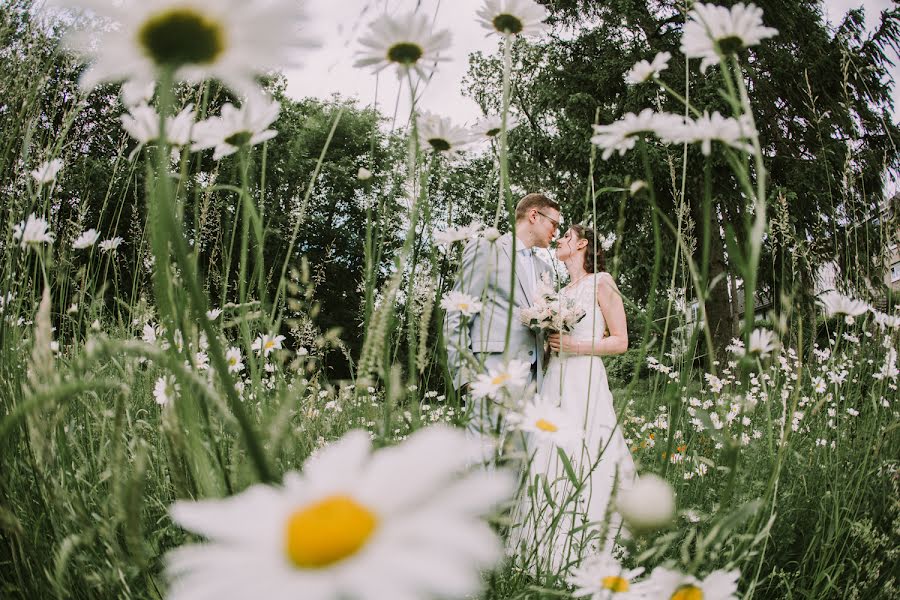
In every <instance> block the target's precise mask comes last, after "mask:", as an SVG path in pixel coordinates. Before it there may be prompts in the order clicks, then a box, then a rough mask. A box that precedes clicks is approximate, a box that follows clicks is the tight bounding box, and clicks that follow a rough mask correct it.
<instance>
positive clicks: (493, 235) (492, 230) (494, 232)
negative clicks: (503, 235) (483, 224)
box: [481, 227, 500, 242]
mask: <svg viewBox="0 0 900 600" xmlns="http://www.w3.org/2000/svg"><path fill="white" fill-rule="evenodd" d="M481 235H482V236H483V237H484V239H486V240H487V241H489V242H496V241H497V239H498V238H499V237H500V230H499V229H497V228H496V227H488V228H486V229H485V230H484V231H482V232H481Z"/></svg>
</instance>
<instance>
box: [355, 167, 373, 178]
mask: <svg viewBox="0 0 900 600" xmlns="http://www.w3.org/2000/svg"><path fill="white" fill-rule="evenodd" d="M356 178H357V179H359V180H360V181H368V180H369V179H372V171H370V170H368V169H367V168H365V167H360V168H359V171H357V172H356Z"/></svg>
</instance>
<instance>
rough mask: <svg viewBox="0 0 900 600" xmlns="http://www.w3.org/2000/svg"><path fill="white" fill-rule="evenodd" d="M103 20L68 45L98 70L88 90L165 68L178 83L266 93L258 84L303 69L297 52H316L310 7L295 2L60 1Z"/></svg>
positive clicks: (86, 79) (87, 79)
mask: <svg viewBox="0 0 900 600" xmlns="http://www.w3.org/2000/svg"><path fill="white" fill-rule="evenodd" d="M56 1H57V3H58V4H61V5H63V6H66V7H70V8H74V9H87V10H89V11H91V12H92V13H94V14H95V15H96V16H98V17H100V18H101V19H100V20H97V19H93V20H91V22H92V23H101V22H102V26H100V27H98V28H97V29H95V30H88V31H81V32H79V33H77V34H75V35H73V36H71V37H70V38H69V39H68V45H69V46H70V47H71V48H73V49H74V50H75V51H77V52H80V53H81V54H83V55H84V56H85V57H86V58H87V59H88V60H89V61H90V63H91V64H90V67H89V68H88V69H87V70H86V71H85V72H84V74H83V75H82V77H81V86H82V87H83V88H85V89H88V90H90V89H93V88H94V87H96V86H97V85H98V84H100V83H102V82H105V81H110V82H116V81H124V80H129V81H139V82H147V81H153V80H155V79H156V78H157V76H158V74H159V70H160V69H162V68H169V69H174V77H175V79H176V80H179V81H181V80H184V81H189V82H191V83H197V82H200V81H203V80H205V79H218V80H219V81H221V82H222V83H224V84H225V85H226V86H228V87H229V88H231V89H232V90H234V91H235V92H238V93H244V94H246V93H250V92H252V91H255V90H258V86H257V83H256V81H255V78H256V76H257V75H260V74H264V73H266V72H268V71H270V70H273V69H278V68H281V67H289V66H297V65H299V61H298V60H297V56H296V54H297V51H298V50H299V49H300V48H308V47H311V46H314V45H315V43H314V41H313V40H312V39H311V38H309V37H307V36H306V35H302V34H300V29H301V27H302V25H303V23H304V21H305V19H306V11H305V3H304V2H300V1H294V0H141V1H138V0H124V1H122V2H108V1H106V0H56Z"/></svg>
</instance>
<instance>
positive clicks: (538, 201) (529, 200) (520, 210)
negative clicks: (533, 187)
mask: <svg viewBox="0 0 900 600" xmlns="http://www.w3.org/2000/svg"><path fill="white" fill-rule="evenodd" d="M532 208H536V209H538V210H540V209H542V208H552V209H553V210H555V211H559V204H558V203H557V202H555V201H553V200H551V199H550V198H548V197H547V196H545V195H543V194H538V193H534V194H528V195H527V196H524V197H523V198H522V199H521V200H519V203H518V204H517V205H516V221H517V222H518V221H521V220H522V219H524V218H525V217H527V216H528V211H530V210H531V209H532Z"/></svg>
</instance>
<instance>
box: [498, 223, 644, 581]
mask: <svg viewBox="0 0 900 600" xmlns="http://www.w3.org/2000/svg"><path fill="white" fill-rule="evenodd" d="M556 256H557V258H559V260H561V261H562V262H563V263H564V264H565V265H566V269H567V271H568V272H569V275H570V283H569V285H567V286H566V287H564V288H563V289H562V290H560V296H562V297H566V298H572V299H574V300H575V301H576V302H577V303H578V304H579V305H580V306H581V307H582V308H584V309H585V313H586V314H585V316H584V318H583V319H582V320H581V321H580V322H579V323H578V324H577V325H576V326H575V328H574V329H573V330H572V331H571V332H570V333H568V334H559V333H553V334H551V335H550V336H549V343H550V349H551V351H552V352H553V355H552V356H551V358H550V363H549V364H548V366H547V371H546V373H545V375H544V380H543V385H542V387H541V390H540V394H541V396H543V398H544V400H545V401H550V402H551V403H553V404H555V405H557V406H559V407H560V409H561V410H562V412H563V414H565V415H566V416H567V419H566V420H567V421H569V422H570V423H572V424H573V427H574V428H575V429H576V430H577V432H576V433H577V435H576V439H578V440H579V443H577V444H575V445H569V447H566V448H562V447H556V446H554V445H552V444H547V443H544V444H534V445H536V447H529V448H528V452H529V458H530V461H529V463H528V480H527V481H526V484H525V486H524V492H523V496H522V498H521V499H520V502H519V505H518V507H517V512H518V514H516V515H514V518H515V521H514V522H515V523H518V524H519V526H518V527H517V528H516V529H514V530H513V531H512V535H511V538H510V541H511V544H512V545H513V546H514V548H513V549H512V550H513V551H514V554H515V555H516V561H517V563H518V564H519V566H520V567H521V568H523V569H524V570H527V571H529V572H532V573H537V574H540V573H541V572H550V573H560V572H564V571H566V570H568V569H570V568H572V567H575V566H577V565H578V563H580V562H581V560H582V559H583V558H584V557H585V556H586V555H588V554H590V553H594V552H597V551H603V552H609V551H611V550H612V547H613V543H614V540H615V536H616V534H617V532H618V529H619V524H620V520H619V519H618V518H617V516H616V515H615V514H614V513H613V512H612V510H611V508H610V507H609V504H610V499H611V497H612V496H613V493H614V491H617V490H618V489H622V488H623V487H627V486H629V485H630V483H631V482H632V480H633V479H634V477H635V467H634V461H633V460H632V458H631V453H630V452H629V450H628V447H627V445H626V443H625V438H624V436H623V434H622V429H621V427H620V426H619V423H618V419H617V418H616V413H615V410H614V409H613V398H612V394H611V393H610V391H609V383H608V382H607V378H606V369H605V367H604V366H603V360H602V359H601V358H600V357H601V356H605V355H610V354H621V353H623V352H625V350H627V349H628V333H627V330H626V320H625V308H624V306H623V303H622V298H621V295H620V294H619V290H618V288H617V287H616V284H615V282H614V281H613V278H612V276H610V274H609V273H606V272H605V271H604V256H603V250H602V248H601V247H600V245H599V244H598V242H597V239H596V235H595V232H594V231H593V230H592V229H588V228H585V227H583V226H581V225H573V226H572V227H571V228H570V229H569V231H567V232H566V234H565V235H564V236H563V237H562V238H560V240H559V244H558V246H557V250H556ZM607 331H608V333H607ZM531 441H532V440H526V444H528V443H529V442H531ZM561 452H562V453H564V454H565V455H566V458H567V459H568V462H569V465H566V464H564V461H563V459H562V458H561V457H560V453H561ZM568 466H571V469H569V468H567V467H568ZM573 476H574V477H573ZM573 480H574V481H573Z"/></svg>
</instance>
